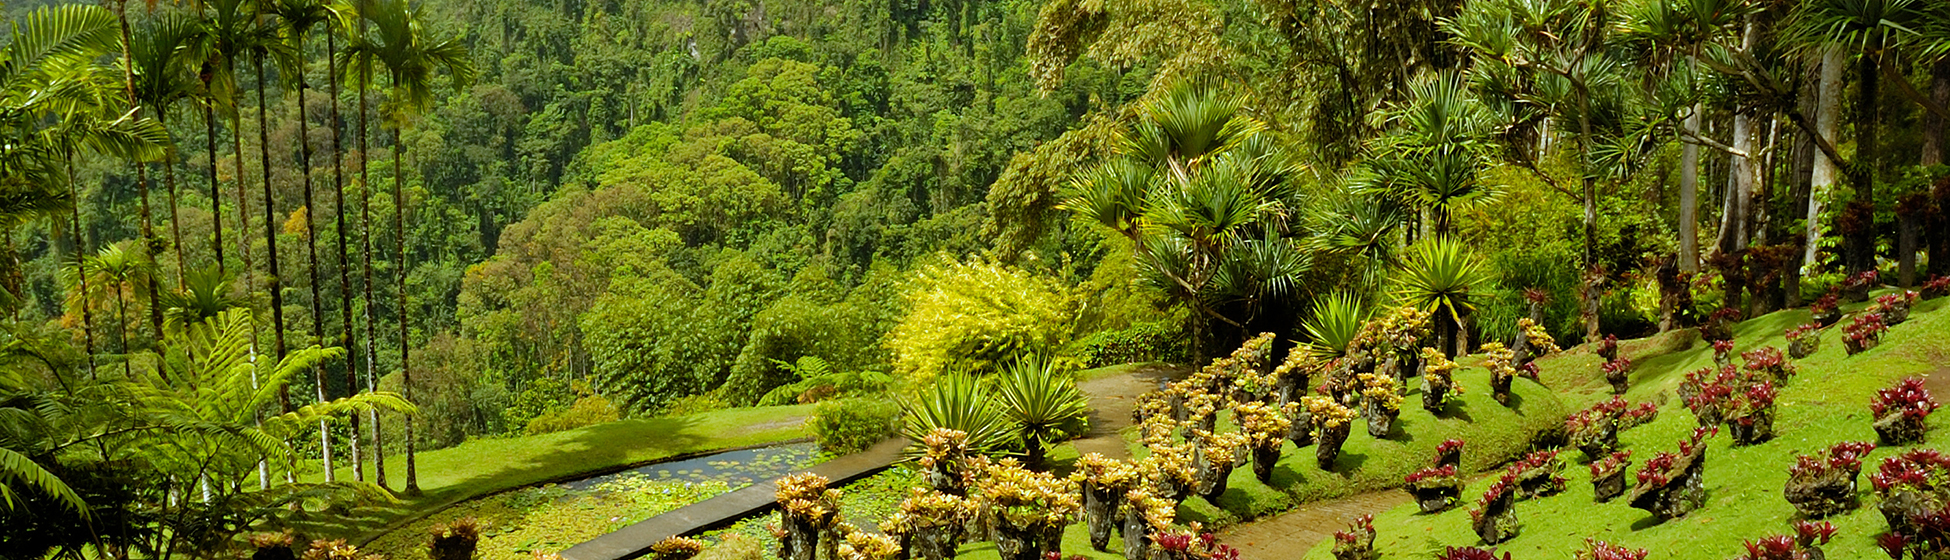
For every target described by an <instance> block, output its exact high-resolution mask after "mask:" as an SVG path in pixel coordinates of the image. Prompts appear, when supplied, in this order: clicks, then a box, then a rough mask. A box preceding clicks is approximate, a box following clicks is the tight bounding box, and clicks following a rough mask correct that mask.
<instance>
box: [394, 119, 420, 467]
mask: <svg viewBox="0 0 1950 560" xmlns="http://www.w3.org/2000/svg"><path fill="white" fill-rule="evenodd" d="M404 129H405V127H404V125H403V124H395V125H393V224H394V226H395V227H396V228H397V230H398V232H397V233H398V234H399V237H398V238H396V239H394V242H395V243H396V244H398V247H399V265H398V268H399V275H398V278H399V373H400V387H401V388H402V389H403V391H404V392H405V394H406V401H407V402H413V359H412V355H411V352H412V345H411V344H409V343H408V342H407V340H406V325H407V318H408V317H409V314H408V313H407V312H406V273H407V270H408V268H407V266H406V164H405V158H404V157H403V156H404V154H405V152H406V138H405V137H404V135H403V134H401V133H402V132H404ZM405 428H406V434H405V437H406V492H407V493H409V494H418V493H419V492H420V480H419V473H418V472H417V470H418V469H416V468H415V465H414V462H415V461H414V457H413V451H414V447H415V446H414V442H413V414H412V413H410V412H409V413H407V414H406V426H405Z"/></svg>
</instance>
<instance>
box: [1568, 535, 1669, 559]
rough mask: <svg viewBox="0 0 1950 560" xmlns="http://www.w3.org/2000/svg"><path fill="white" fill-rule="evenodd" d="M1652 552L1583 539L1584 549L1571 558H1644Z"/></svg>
mask: <svg viewBox="0 0 1950 560" xmlns="http://www.w3.org/2000/svg"><path fill="white" fill-rule="evenodd" d="M1651 555H1652V553H1650V552H1647V551H1646V550H1645V549H1643V548H1638V549H1632V548H1625V547H1623V546H1619V545H1615V544H1611V543H1608V542H1605V541H1601V540H1594V539H1585V540H1584V550H1580V551H1578V553H1577V554H1576V555H1574V556H1572V557H1571V558H1572V560H1645V558H1646V557H1647V556H1651Z"/></svg>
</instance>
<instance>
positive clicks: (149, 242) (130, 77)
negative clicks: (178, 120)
mask: <svg viewBox="0 0 1950 560" xmlns="http://www.w3.org/2000/svg"><path fill="white" fill-rule="evenodd" d="M115 17H116V18H117V19H120V20H121V23H122V84H123V88H124V92H125V93H127V94H128V102H129V116H130V118H140V117H141V116H142V103H140V102H138V101H137V100H136V96H135V58H134V56H132V55H131V54H130V52H129V49H130V48H131V47H133V46H134V45H135V42H134V39H132V38H131V37H130V35H129V30H130V29H131V28H130V27H129V2H128V0H116V2H115ZM135 190H136V192H137V193H139V195H140V197H141V198H142V206H140V207H138V208H137V209H136V210H137V212H136V214H137V219H139V220H141V224H142V225H141V228H140V231H141V234H142V257H143V258H144V259H147V260H148V261H149V262H155V260H156V259H155V257H156V231H155V228H154V226H152V225H151V224H150V218H149V166H148V164H147V163H143V162H141V161H137V162H135ZM143 288H144V289H146V290H147V292H148V293H147V294H146V295H148V296H149V322H150V324H151V326H153V327H154V328H155V330H156V341H157V343H158V344H160V343H161V341H162V308H161V307H158V306H156V302H157V301H158V300H160V299H161V298H158V297H156V296H157V293H156V284H155V282H148V283H145V284H144V285H143ZM123 328H124V330H125V331H126V329H127V324H126V323H124V325H123ZM128 345H129V339H128V336H127V335H126V332H125V333H124V336H123V337H122V352H123V353H124V354H126V353H128ZM123 369H124V370H127V369H128V362H126V361H124V362H123Z"/></svg>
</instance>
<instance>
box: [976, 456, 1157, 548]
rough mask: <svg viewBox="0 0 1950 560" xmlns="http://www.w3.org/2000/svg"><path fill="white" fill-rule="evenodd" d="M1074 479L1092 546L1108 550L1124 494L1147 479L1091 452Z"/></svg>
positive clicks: (1131, 468) (1080, 461)
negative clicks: (1079, 492) (1081, 498)
mask: <svg viewBox="0 0 1950 560" xmlns="http://www.w3.org/2000/svg"><path fill="white" fill-rule="evenodd" d="M1070 480H1072V481H1074V482H1076V483H1077V487H1078V488H1079V489H1081V490H1082V495H1083V515H1084V521H1085V523H1086V525H1087V526H1088V528H1089V530H1090V547H1091V548H1093V549H1095V550H1097V551H1098V552H1103V551H1105V550H1108V549H1109V546H1110V534H1111V532H1112V530H1113V529H1115V528H1116V525H1117V523H1118V515H1117V514H1118V510H1119V509H1120V508H1122V507H1123V505H1124V495H1125V494H1126V493H1129V492H1130V491H1131V490H1133V489H1136V488H1137V486H1138V484H1140V483H1142V482H1143V480H1142V479H1140V478H1139V477H1138V469H1137V467H1136V466H1134V465H1132V464H1130V463H1126V462H1124V461H1119V460H1116V459H1111V458H1107V457H1104V456H1103V455H1101V454H1097V453H1090V454H1087V455H1084V456H1083V458H1081V459H1078V460H1077V466H1076V471H1075V472H1073V473H1071V474H1070ZM948 553H949V555H950V556H952V555H953V553H954V551H953V550H952V549H950V550H949V551H948Z"/></svg>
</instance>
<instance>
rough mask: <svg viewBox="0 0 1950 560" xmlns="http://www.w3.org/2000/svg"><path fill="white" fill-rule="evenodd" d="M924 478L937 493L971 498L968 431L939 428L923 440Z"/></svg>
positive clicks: (930, 432)
mask: <svg viewBox="0 0 1950 560" xmlns="http://www.w3.org/2000/svg"><path fill="white" fill-rule="evenodd" d="M921 449H922V451H921V458H920V459H919V460H917V461H916V462H917V463H919V464H920V466H921V478H922V479H923V480H926V481H927V482H928V485H929V486H932V487H934V489H935V491H937V492H945V493H948V494H953V495H956V496H966V495H968V490H967V484H968V483H967V469H968V432H963V431H961V430H951V429H948V428H935V429H933V430H931V431H929V432H928V435H927V436H924V437H922V438H921Z"/></svg>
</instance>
